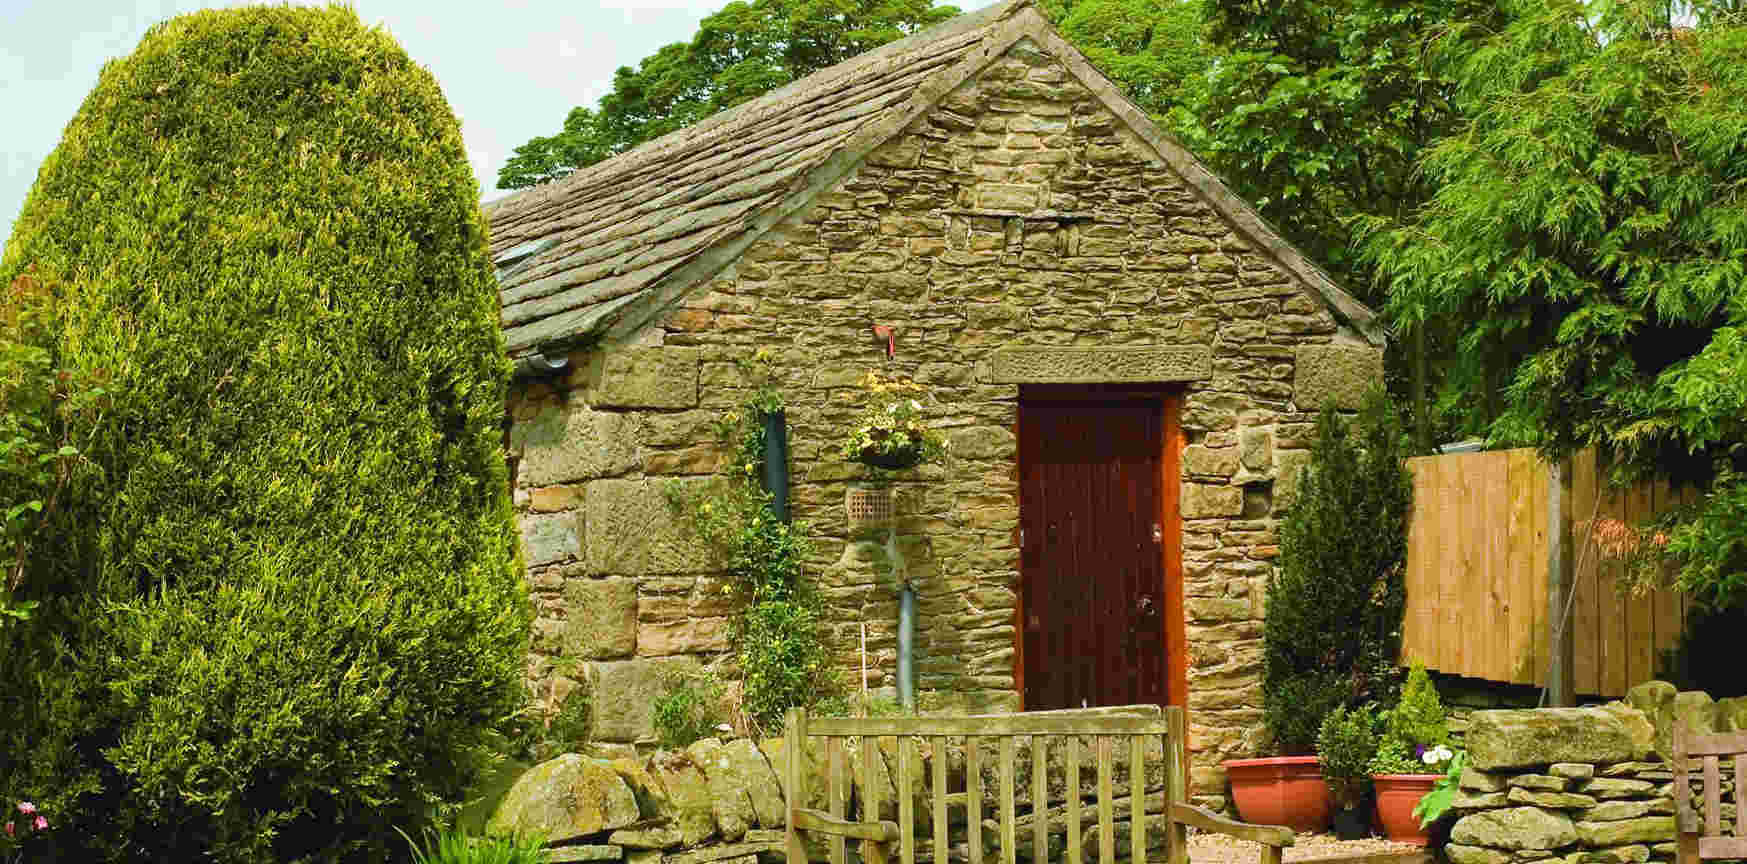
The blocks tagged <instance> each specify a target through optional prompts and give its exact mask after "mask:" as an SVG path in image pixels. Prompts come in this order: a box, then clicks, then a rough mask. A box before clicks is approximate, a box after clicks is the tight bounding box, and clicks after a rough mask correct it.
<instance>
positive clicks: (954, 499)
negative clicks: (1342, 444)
mask: <svg viewBox="0 0 1747 864" xmlns="http://www.w3.org/2000/svg"><path fill="white" fill-rule="evenodd" d="M1147 153H1148V151H1147V150H1146V149H1145V148H1144V147H1143V145H1142V144H1141V143H1140V142H1139V141H1138V140H1137V139H1135V138H1134V137H1133V136H1132V135H1131V134H1130V133H1129V132H1128V131H1127V130H1125V129H1124V128H1123V127H1122V125H1121V124H1120V123H1119V122H1118V120H1117V118H1116V117H1115V116H1113V115H1112V114H1111V112H1109V111H1108V110H1106V109H1105V108H1104V107H1103V105H1102V103H1100V102H1098V101H1097V100H1096V99H1095V98H1094V97H1093V96H1092V94H1091V93H1090V92H1089V91H1088V90H1086V89H1085V88H1084V87H1082V86H1081V85H1080V84H1079V83H1077V82H1076V81H1075V80H1073V79H1072V78H1071V77H1070V76H1069V74H1068V73H1067V71H1066V70H1065V69H1064V68H1063V67H1062V66H1061V65H1060V64H1059V63H1057V62H1056V61H1054V60H1053V59H1051V58H1050V57H1048V56H1046V55H1044V54H1042V53H1039V52H1038V51H1037V50H1036V48H1035V46H1032V45H1030V44H1029V43H1028V42H1022V43H1021V44H1019V45H1018V46H1016V47H1014V48H1013V49H1012V50H1011V51H1010V52H1009V53H1008V54H1007V55H1006V56H1005V57H1003V58H1001V59H999V60H998V61H996V62H995V63H993V64H992V65H991V66H990V67H988V68H987V69H986V71H984V72H983V73H982V74H981V75H980V76H979V77H977V78H975V79H973V80H971V81H969V82H967V83H966V84H965V85H963V86H961V87H959V88H958V89H957V90H955V91H954V92H952V93H951V94H949V95H948V96H947V97H946V98H945V99H944V101H943V102H942V104H941V105H940V106H939V107H938V109H937V110H934V111H931V112H929V113H927V114H925V115H924V116H923V117H921V118H919V119H918V120H917V121H916V122H915V123H913V124H912V125H911V127H909V128H908V129H907V130H906V131H904V132H903V133H902V134H900V135H899V136H897V137H896V138H895V139H894V140H892V141H890V142H889V143H887V144H886V145H884V146H883V147H882V148H880V149H879V150H877V151H876V152H875V153H874V154H872V155H871V156H870V157H869V158H868V159H867V160H866V161H865V164H863V165H862V166H860V168H859V169H858V170H857V171H856V172H855V173H854V174H853V175H851V176H850V177H849V178H847V179H846V180H844V181H842V182H841V183H840V184H839V185H838V186H837V187H836V188H834V189H831V190H828V191H827V192H826V193H824V194H822V195H821V196H820V197H819V198H818V199H817V201H816V204H815V206H812V207H810V208H809V209H807V210H806V211H805V212H801V213H797V214H795V215H794V216H793V217H792V218H790V219H788V221H786V222H784V223H781V224H779V225H777V226H776V227H775V228H773V229H772V230H771V231H770V232H769V233H768V234H766V235H765V236H764V237H763V238H761V239H760V240H759V241H758V242H757V243H756V244H754V245H753V246H752V247H751V248H750V249H748V250H747V251H746V252H745V254H744V255H742V256H741V258H740V259H739V260H738V261H737V262H735V263H733V264H732V265H730V266H729V267H728V268H727V269H726V270H725V271H724V272H722V273H721V274H720V275H719V277H718V278H716V279H714V280H713V281H712V282H710V283H709V284H708V285H706V286H703V287H701V288H700V289H699V290H698V291H696V292H695V293H694V294H693V295H691V296H689V297H687V298H685V299H684V300H683V301H682V302H681V303H679V304H678V305H677V306H675V307H674V308H672V309H671V310H669V311H668V312H667V313H665V314H664V315H663V317H662V318H661V319H660V320H659V321H658V322H656V323H655V324H654V325H652V326H650V327H648V328H646V329H645V330H644V331H642V332H641V333H640V334H639V335H638V336H636V337H635V338H634V339H633V340H632V344H629V345H614V346H611V347H610V348H607V349H605V350H600V351H591V352H578V353H575V354H573V355H572V356H571V358H570V360H571V362H570V366H569V368H568V369H567V370H566V371H565V372H564V373H563V374H561V375H559V376H557V377H553V378H544V379H534V380H524V381H523V382H521V383H520V385H519V389H518V390H517V392H516V393H515V394H514V396H513V398H512V404H511V410H512V413H513V418H514V426H513V430H512V433H511V440H512V445H513V450H514V453H515V456H516V458H517V459H518V460H519V462H518V465H517V475H516V482H517V501H518V504H519V506H520V508H521V511H522V530H523V537H524V541H525V549H526V559H527V562H528V565H529V574H530V578H531V579H532V581H533V584H534V587H535V589H536V592H537V595H538V603H539V612H540V614H539V620H538V623H537V627H538V632H537V634H536V648H535V650H536V656H535V658H534V660H533V663H532V665H531V668H530V674H531V676H532V677H533V678H534V679H535V680H536V681H537V682H538V689H539V692H540V693H541V695H542V698H548V699H554V700H561V699H562V698H563V693H564V692H565V691H567V690H568V689H569V688H570V687H571V686H572V685H573V683H574V682H575V681H576V680H578V679H581V678H584V677H587V678H590V679H592V684H593V690H594V693H595V704H596V711H595V713H596V716H597V717H600V718H602V719H603V720H604V721H605V722H603V723H601V724H598V725H597V733H598V734H600V735H602V736H604V737H607V738H609V739H612V740H631V739H635V738H637V737H640V736H646V735H647V734H648V732H649V725H648V716H649V711H648V701H649V696H650V694H651V693H652V692H654V690H655V688H656V687H657V686H658V684H657V683H656V682H657V679H658V678H659V676H660V674H661V673H662V672H663V670H664V669H666V665H664V664H675V663H695V662H699V661H705V660H708V659H710V658H711V657H713V656H715V655H717V654H719V653H720V652H722V651H724V650H725V649H726V647H727V646H726V639H727V635H728V621H729V618H728V616H729V615H730V614H731V612H732V610H731V609H730V608H728V607H727V606H726V605H725V603H724V596H723V592H722V590H721V587H722V586H721V583H720V582H719V581H718V580H717V577H716V575H715V574H714V573H713V572H712V567H713V562H712V561H711V558H710V555H709V553H708V550H706V549H703V548H701V546H699V545H698V544H697V543H696V541H695V540H694V539H693V538H691V537H690V535H689V534H688V533H687V531H686V528H685V526H684V525H682V524H680V522H679V521H678V520H676V519H675V517H674V515H673V513H672V511H671V510H670V509H669V508H668V507H666V506H665V502H664V500H663V486H664V484H666V483H669V482H674V481H679V482H694V481H695V480H696V478H699V477H701V476H702V475H706V474H708V473H710V472H711V471H712V470H714V469H715V467H716V465H717V463H718V459H719V454H718V451H717V449H716V447H715V446H714V444H713V441H712V437H713V435H712V431H711V420H712V418H714V417H715V416H717V415H718V414H719V413H720V412H724V411H729V410H733V409H734V408H736V407H737V406H739V405H740V404H741V402H742V401H743V400H744V399H745V398H746V397H747V396H748V395H749V390H748V389H747V385H748V382H746V381H744V380H742V378H741V375H740V373H739V371H738V370H737V367H736V365H735V363H736V361H737V360H740V359H742V358H744V357H746V356H748V355H750V354H751V353H752V352H753V351H754V350H756V349H758V348H767V349H770V351H771V352H772V353H773V355H774V357H775V361H776V370H777V372H776V374H777V377H778V379H779V383H780V386H781V388H782V391H783V393H784V395H785V397H786V398H787V400H788V417H789V421H790V424H791V442H790V446H791V453H792V468H793V478H794V479H793V488H792V503H793V507H794V509H795V512H796V515H797V517H798V518H800V519H802V520H805V521H807V522H809V523H810V524H811V525H812V527H813V529H814V531H815V533H816V534H817V536H818V537H819V539H820V542H819V543H818V556H817V559H816V560H814V561H813V562H811V563H812V567H813V572H814V573H815V574H817V575H818V577H819V580H820V582H821V583H822V585H823V588H824V593H825V596H826V598H827V600H828V602H829V604H830V606H831V615H830V616H829V620H830V621H832V622H834V626H835V627H836V628H837V629H836V631H835V633H834V637H835V642H836V645H837V647H838V650H839V655H840V658H841V663H842V666H843V668H844V669H845V670H846V671H848V672H850V673H851V675H852V676H853V675H854V674H857V672H858V670H859V669H860V668H861V657H860V655H859V648H860V640H859V635H860V628H861V626H862V625H863V624H865V625H866V627H867V652H868V658H867V659H868V667H869V669H870V670H871V671H872V674H873V676H874V680H873V681H872V682H871V684H872V686H874V687H876V688H877V687H889V686H891V685H892V684H893V680H892V677H893V674H894V662H895V655H896V639H895V633H894V630H895V626H896V619H897V602H896V595H895V592H894V590H893V586H892V585H890V584H888V582H889V579H888V577H887V574H886V573H885V571H884V568H883V566H881V565H880V564H879V563H878V562H879V556H878V555H877V554H876V553H875V552H874V551H873V549H872V547H869V546H866V545H862V544H855V543H851V542H849V538H847V537H846V536H845V527H844V521H845V520H844V506H843V500H844V494H845V489H846V484H847V483H849V482H851V481H855V480H858V479H861V478H862V477H863V473H862V469H861V468H860V467H859V466H856V465H853V464H850V463H846V462H844V461H843V460H842V459H841V458H840V457H839V456H838V455H837V450H838V447H839V446H840V441H841V437H842V435H843V433H844V430H845V428H846V427H847V426H848V425H849V424H851V423H852V422H853V420H854V417H855V416H856V413H857V410H858V407H859V406H858V402H857V400H858V398H859V396H860V391H859V389H858V381H859V379H861V377H862V376H863V375H864V374H865V373H866V372H867V371H868V370H869V369H870V368H878V367H882V366H883V367H884V368H885V370H886V371H888V372H891V373H896V374H901V375H906V376H912V377H914V378H915V380H917V381H918V382H920V383H922V384H923V385H925V386H927V387H928V388H929V395H928V399H927V410H928V411H929V412H930V414H931V418H932V420H933V422H935V423H937V424H938V425H940V426H942V427H944V428H945V429H946V431H947V432H948V435H949V437H950V440H951V452H952V454H953V456H952V459H951V461H950V463H949V464H947V465H944V466H930V467H926V468H924V469H921V470H918V471H916V472H913V475H912V476H907V477H905V478H904V479H902V480H901V481H900V482H899V483H898V484H897V487H896V492H895V503H896V509H897V515H898V522H897V526H898V533H899V535H900V537H899V541H900V544H901V548H902V549H903V553H904V555H905V557H906V560H907V562H908V567H909V572H910V575H911V576H912V577H913V578H914V579H915V581H916V582H917V584H918V585H919V590H920V610H919V611H920V616H919V626H918V633H917V643H916V650H917V671H918V675H919V679H920V680H919V686H920V688H921V689H922V690H924V691H925V692H928V693H929V694H930V697H931V699H933V700H935V703H934V704H935V705H936V706H937V707H941V708H950V709H957V710H972V711H989V710H1004V709H1013V708H1017V707H1018V702H1019V699H1018V695H1017V693H1016V692H1015V677H1014V663H1015V656H1014V643H1015V640H1014V627H1015V615H1016V603H1017V602H1018V597H1017V592H1018V587H1019V571H1018V553H1017V548H1016V546H1015V534H1016V530H1017V525H1018V517H1019V511H1018V503H1017V498H1016V494H1017V478H1016V471H1015V460H1016V452H1015V450H1016V444H1015V436H1014V424H1015V422H1016V405H1017V400H1018V397H1019V391H1020V387H1021V386H1023V385H1024V384H1026V383H1033V382H1099V381H1106V382H1109V381H1151V382H1168V383H1172V384H1175V385H1180V386H1181V387H1182V388H1183V392H1184V394H1185V402H1184V411H1183V415H1182V425H1183V429H1184V432H1185V436H1186V439H1187V443H1188V449H1187V452H1186V453H1185V454H1184V468H1183V474H1182V487H1181V498H1180V500H1181V510H1182V515H1183V549H1184V560H1183V578H1184V584H1185V594H1186V600H1185V606H1186V608H1185V617H1186V621H1185V622H1184V626H1185V627H1186V631H1187V633H1186V635H1187V642H1188V657H1187V663H1188V667H1189V668H1188V677H1189V693H1188V699H1187V707H1188V710H1189V717H1190V721H1191V739H1192V741H1193V744H1192V747H1193V748H1194V753H1193V761H1194V764H1195V768H1194V782H1195V784H1196V786H1197V788H1198V789H1200V790H1202V791H1217V790H1218V789H1219V788H1220V787H1222V786H1223V778H1222V777H1221V776H1220V774H1219V771H1218V767H1217V766H1218V763H1219V761H1220V760H1222V759H1226V758H1234V757H1241V756H1250V755H1254V754H1255V753H1256V752H1258V750H1259V749H1260V747H1261V746H1262V743H1263V742H1262V741H1261V740H1260V738H1259V736H1260V735H1261V734H1263V733H1262V724H1261V712H1260V704H1261V693H1260V671H1261V643H1260V640H1261V621H1260V619H1261V611H1262V603H1263V597H1262V593H1263V587H1264V586H1265V585H1266V578H1267V575H1268V573H1269V571H1270V569H1271V568H1272V566H1273V561H1274V559H1275V557H1276V555H1277V554H1278V546H1277V540H1276V529H1277V526H1278V519H1279V515H1280V511H1281V508H1282V507H1283V506H1285V504H1287V503H1288V502H1289V501H1290V500H1291V496H1292V485H1293V484H1292V481H1293V479H1294V478H1295V477H1296V472H1297V470H1298V468H1299V467H1301V466H1302V465H1304V464H1305V461H1306V459H1307V451H1306V450H1305V449H1304V448H1306V447H1307V446H1308V444H1309V441H1310V438H1311V427H1312V424H1313V415H1314V412H1315V410H1316V409H1317V408H1318V407H1319V406H1321V405H1322V404H1323V403H1325V402H1331V401H1332V402H1333V403H1334V404H1336V405H1338V406H1340V407H1343V408H1351V407H1354V406H1356V404H1357V400H1358V397H1359V394H1360V393H1361V391H1362V388H1363V386H1364V385H1365V384H1366V383H1368V381H1369V380H1371V379H1373V378H1375V377H1376V376H1377V375H1379V374H1380V371H1381V355H1380V353H1379V352H1378V351H1377V350H1375V349H1374V348H1372V347H1370V346H1368V345H1367V344H1365V343H1363V342H1362V341H1361V340H1359V339H1358V338H1357V337H1356V336H1354V335H1352V334H1351V333H1348V332H1346V331H1345V330H1343V329H1342V328H1341V327H1340V326H1338V325H1337V322H1336V321H1335V320H1334V319H1333V318H1332V317H1331V316H1330V314H1329V313H1328V312H1327V311H1326V309H1325V307H1324V305H1323V303H1322V301H1321V299H1320V298H1319V297H1317V296H1315V295H1314V294H1312V293H1311V292H1310V291H1309V290H1308V289H1306V288H1305V287H1304V286H1303V285H1302V284H1301V283H1300V282H1299V281H1297V280H1296V278H1295V277H1293V276H1290V275H1288V273H1287V272H1286V271H1284V270H1283V269H1281V268H1280V267H1279V266H1278V265H1277V264H1276V262H1275V261H1274V260H1273V259H1272V258H1270V257H1269V256H1268V255H1267V254H1265V253H1263V252H1262V251H1260V250H1259V249H1258V248H1257V247H1256V246H1254V245H1253V244H1252V243H1251V242H1250V240H1248V239H1246V238H1245V237H1244V236H1242V235H1241V234H1239V233H1238V232H1237V231H1236V230H1234V229H1233V227H1232V226H1231V225H1229V224H1227V223H1226V222H1225V221H1224V220H1223V219H1222V218H1221V217H1219V216H1218V215H1217V214H1216V213H1215V212H1214V210H1213V209H1211V208H1210V207H1209V206H1208V205H1207V204H1206V203H1205V202H1204V201H1203V200H1202V199H1201V198H1199V197H1198V195H1197V193H1195V192H1193V191H1192V190H1191V189H1190V188H1188V187H1187V186H1186V185H1185V184H1184V182H1183V181H1182V180H1181V178H1179V177H1178V176H1177V175H1175V174H1174V173H1173V172H1172V171H1171V170H1169V169H1168V168H1166V167H1164V166H1163V165H1162V164H1160V163H1157V162H1155V161H1149V158H1148V156H1147ZM873 324H881V325H887V326H890V327H892V328H894V331H895V334H896V347H897V356H896V358H895V359H894V360H892V361H891V362H890V363H886V362H885V358H884V341H883V340H879V339H876V338H875V337H874V335H873V334H872V332H871V330H870V327H871V325H873Z"/></svg>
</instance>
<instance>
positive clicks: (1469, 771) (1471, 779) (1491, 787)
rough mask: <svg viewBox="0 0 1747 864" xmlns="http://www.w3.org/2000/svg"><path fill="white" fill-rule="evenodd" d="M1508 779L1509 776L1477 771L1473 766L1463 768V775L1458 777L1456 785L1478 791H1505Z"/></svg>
mask: <svg viewBox="0 0 1747 864" xmlns="http://www.w3.org/2000/svg"><path fill="white" fill-rule="evenodd" d="M1508 780H1509V778H1508V777H1501V776H1498V775H1496V774H1488V773H1486V772H1484V771H1476V770H1474V769H1473V768H1463V769H1462V776H1461V777H1460V778H1458V779H1457V781H1456V785H1457V786H1459V787H1460V788H1463V789H1471V790H1474V791H1476V792H1503V791H1504V790H1505V785H1506V782H1507V781H1508Z"/></svg>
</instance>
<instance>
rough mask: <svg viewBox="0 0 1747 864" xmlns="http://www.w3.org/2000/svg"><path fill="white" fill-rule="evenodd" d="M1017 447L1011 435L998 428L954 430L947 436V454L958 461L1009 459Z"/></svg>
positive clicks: (983, 427)
mask: <svg viewBox="0 0 1747 864" xmlns="http://www.w3.org/2000/svg"><path fill="white" fill-rule="evenodd" d="M1018 446H1019V445H1018V442H1017V440H1016V439H1015V438H1014V437H1013V433H1012V432H1011V431H1009V430H1007V429H1003V428H1001V427H999V426H971V427H968V428H964V429H954V430H952V432H951V434H949V435H948V436H947V452H949V453H951V454H952V455H953V456H955V457H957V458H960V459H1010V458H1012V456H1013V454H1014V452H1015V451H1016V450H1017V448H1018Z"/></svg>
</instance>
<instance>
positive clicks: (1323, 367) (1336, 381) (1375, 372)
mask: <svg viewBox="0 0 1747 864" xmlns="http://www.w3.org/2000/svg"><path fill="white" fill-rule="evenodd" d="M1295 353H1296V356H1295V365H1294V370H1293V378H1292V401H1293V402H1295V403H1297V405H1298V408H1299V410H1301V411H1314V410H1317V409H1320V408H1321V407H1322V406H1324V405H1328V404H1332V405H1334V406H1335V407H1336V408H1340V409H1343V410H1348V411H1352V410H1357V409H1358V407H1359V406H1360V405H1361V404H1362V403H1363V402H1364V400H1365V392H1366V391H1367V390H1369V389H1370V388H1371V387H1372V385H1375V384H1380V383H1381V382H1382V381H1383V352H1382V351H1381V350H1380V349H1377V348H1366V347H1356V346H1347V345H1304V346H1301V347H1299V348H1298V350H1297V351H1296V352H1295Z"/></svg>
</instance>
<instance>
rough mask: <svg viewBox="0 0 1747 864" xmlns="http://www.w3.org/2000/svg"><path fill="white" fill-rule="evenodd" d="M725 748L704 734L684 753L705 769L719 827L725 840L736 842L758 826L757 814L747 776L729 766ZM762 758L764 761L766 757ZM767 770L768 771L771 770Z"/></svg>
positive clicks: (713, 812)
mask: <svg viewBox="0 0 1747 864" xmlns="http://www.w3.org/2000/svg"><path fill="white" fill-rule="evenodd" d="M726 749H727V748H725V747H723V746H722V742H720V741H718V740H716V739H714V738H702V739H699V740H698V741H697V742H695V743H693V744H692V745H691V746H690V747H687V748H686V750H685V755H687V756H689V757H691V760H692V762H693V764H695V765H697V766H698V767H699V768H702V769H703V772H704V778H705V780H706V781H707V782H708V784H709V789H710V804H711V813H712V815H713V816H714V817H715V820H716V830H717V831H719V832H721V834H722V839H723V840H726V841H728V842H729V843H734V842H737V841H739V840H740V838H742V837H745V836H746V832H747V830H748V829H750V828H754V827H757V823H758V814H757V812H755V811H754V810H753V809H752V798H751V796H750V795H749V794H748V792H747V786H748V785H749V783H748V778H745V777H737V776H735V775H734V772H733V771H731V770H730V769H729V765H728V759H727V756H726V755H725V751H726ZM759 761H760V762H763V761H764V759H763V757H759ZM765 773H766V774H767V775H769V771H768V770H767V771H766V772H765ZM754 779H757V778H754ZM767 779H768V782H774V781H775V779H776V777H775V775H769V777H768V778H767Z"/></svg>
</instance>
